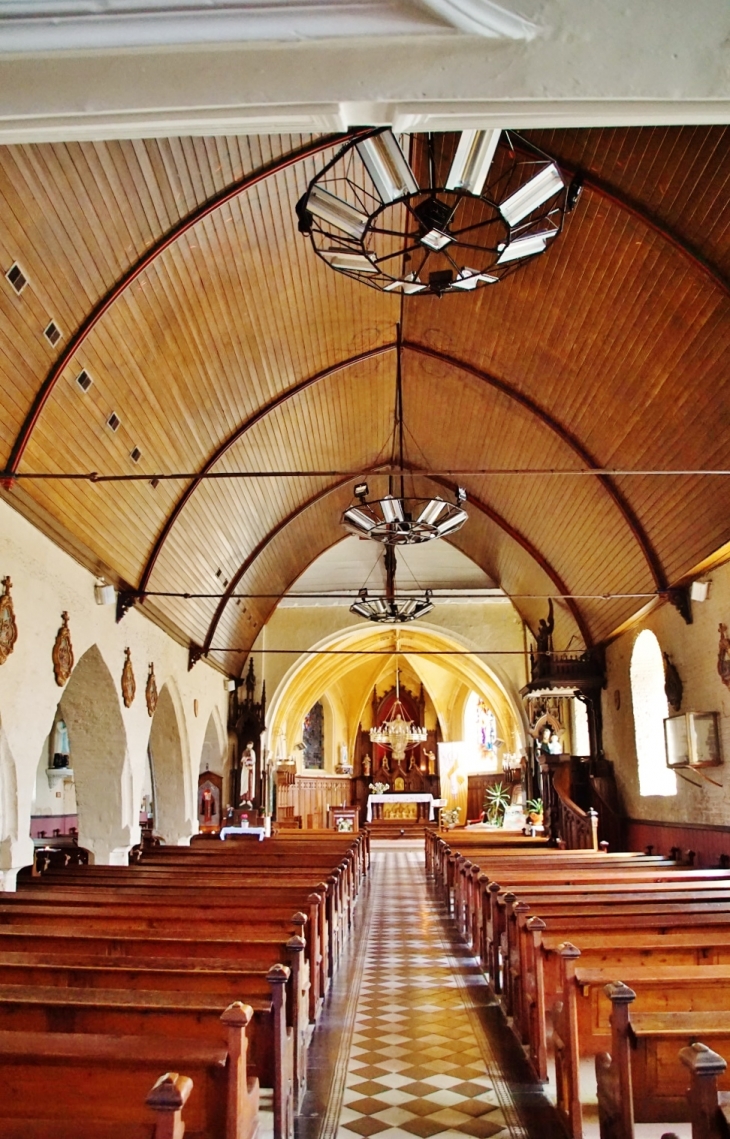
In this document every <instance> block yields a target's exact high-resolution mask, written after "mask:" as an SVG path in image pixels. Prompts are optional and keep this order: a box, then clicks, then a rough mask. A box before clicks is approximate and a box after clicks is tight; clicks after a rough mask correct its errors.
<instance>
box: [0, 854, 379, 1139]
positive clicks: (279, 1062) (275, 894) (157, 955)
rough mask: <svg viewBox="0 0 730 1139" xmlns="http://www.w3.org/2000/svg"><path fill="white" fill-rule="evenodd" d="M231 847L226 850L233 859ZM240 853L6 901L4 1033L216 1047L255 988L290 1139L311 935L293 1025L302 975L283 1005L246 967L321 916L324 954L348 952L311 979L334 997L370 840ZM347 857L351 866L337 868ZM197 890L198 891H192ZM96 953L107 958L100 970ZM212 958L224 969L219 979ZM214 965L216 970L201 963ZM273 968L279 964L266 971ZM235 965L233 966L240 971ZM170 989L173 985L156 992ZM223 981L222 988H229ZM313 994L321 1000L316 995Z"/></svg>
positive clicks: (165, 860)
mask: <svg viewBox="0 0 730 1139" xmlns="http://www.w3.org/2000/svg"><path fill="white" fill-rule="evenodd" d="M266 845H267V846H268V844H266ZM164 849H165V848H159V850H164ZM221 849H225V850H226V853H225V854H224V855H223V856H221V854H220V851H221ZM229 849H230V848H225V847H224V844H219V845H218V846H212V847H209V846H207V845H206V846H205V847H203V846H202V844H201V848H200V853H198V851H191V850H175V851H174V852H173V853H172V854H171V855H169V856H166V855H165V854H160V853H159V851H155V852H154V853H155V861H154V863H153V864H146V863H145V862H144V860H143V861H142V862H141V863H140V865H139V866H135V867H131V868H126V869H125V868H116V867H109V868H106V867H104V868H102V867H90V868H88V872H87V873H84V874H77V873H76V869H77V868H75V867H74V868H73V879H72V881H71V884H69V882H70V876H69V877H68V878H64V874H63V873H59V874H54V873H53V872H52V873H51V875H49V876H46V877H44V878H41V880H40V884H39V882H38V881H37V880H36V881H35V882H32V883H31V884H30V885H29V886H28V887H26V889H25V890H24V891H23V890H21V893H20V894H19V895H17V896H14V897H13V898H12V901H8V900H7V897H6V898H5V899H3V902H2V904H0V961H2V960H3V959H4V969H5V972H4V973H2V979H3V981H4V982H5V983H4V984H2V986H1V988H0V1025H5V1031H8V1030H9V1026H10V1027H12V1028H17V1030H18V1033H19V1032H20V1031H22V1030H27V1029H28V1028H29V1027H33V1026H34V1025H35V1026H37V1027H43V1028H46V1029H48V1030H51V1033H52V1030H53V1028H54V1027H59V1026H62V1027H63V1028H65V1029H66V1030H67V1031H68V1030H71V1031H70V1032H69V1035H73V1036H74V1037H77V1036H81V1037H84V1036H89V1035H92V1036H98V1035H100V1034H106V1033H108V1031H109V1029H110V1028H111V1029H113V1030H115V1031H117V1032H121V1033H122V1034H123V1035H129V1034H130V1033H133V1032H136V1031H144V1032H145V1033H147V1034H152V1035H155V1036H156V1035H167V1034H169V1036H170V1039H176V1040H179V1039H180V1038H181V1034H183V1036H190V1037H195V1036H202V1037H210V1039H211V1041H212V1040H213V1034H214V1032H215V1027H214V1025H215V1018H216V1016H219V1015H220V1008H221V1007H222V1006H223V1005H224V1003H225V1002H227V1001H229V1000H230V997H231V995H232V994H233V992H235V989H234V988H233V986H234V985H235V984H237V983H245V984H246V987H247V991H248V994H250V999H251V1001H252V1003H253V1005H254V1008H255V1016H254V1019H253V1020H252V1021H251V1023H250V1025H249V1034H250V1036H251V1061H252V1070H254V1069H255V1070H259V1071H260V1072H261V1075H262V1077H266V1078H267V1082H270V1083H271V1085H272V1086H273V1087H274V1102H275V1132H276V1135H277V1139H288V1136H289V1135H290V1133H291V1121H292V1119H293V1114H294V1111H295V1110H296V1109H297V1107H298V1102H299V1100H300V1098H301V1094H302V1092H303V1089H304V1079H305V1071H306V1060H305V1048H304V1044H305V1034H304V1026H305V1024H306V1020H307V1019H308V1018H309V1015H310V1014H311V1015H312V1017H314V1015H316V1011H317V1003H318V1002H317V1000H316V999H315V1001H314V1004H313V1006H312V1007H311V1009H308V1008H307V1003H306V1002H307V987H308V981H307V980H306V978H307V975H308V974H307V970H306V969H305V967H304V961H303V953H304V949H305V941H304V939H303V938H302V937H301V936H297V935H295V936H294V937H290V938H288V939H287V940H286V941H285V945H286V947H287V949H288V950H290V951H291V953H292V965H293V971H294V973H295V974H296V973H298V976H299V980H298V981H297V980H296V977H295V978H294V980H295V984H294V985H293V989H294V997H293V999H292V1000H291V1001H290V1005H291V1006H292V1008H293V1015H292V1018H291V1019H292V1020H293V1021H294V1023H293V1024H292V1025H291V1026H289V1025H288V1024H287V1020H286V1003H287V1002H286V997H285V990H286V989H287V987H288V986H287V984H286V981H287V979H288V976H289V970H288V969H286V968H284V967H283V966H275V967H274V968H273V969H270V970H269V977H268V980H269V981H270V982H271V984H272V987H273V990H274V992H273V996H272V994H271V993H268V994H264V993H262V992H260V983H261V982H262V975H261V974H258V975H256V974H255V972H250V973H248V974H246V973H245V971H244V969H243V966H244V963H246V962H248V963H249V964H250V963H252V962H253V960H254V959H257V964H259V965H260V964H261V957H262V955H266V954H267V952H268V950H269V948H270V947H271V946H273V945H280V944H281V940H282V939H283V938H286V935H287V934H288V933H290V932H291V927H292V925H293V926H294V928H298V929H300V930H302V932H303V931H304V928H305V925H306V923H307V920H308V918H309V927H310V930H311V934H310V939H311V941H312V942H314V943H315V944H316V943H317V940H318V939H319V940H320V944H322V943H323V942H324V938H325V937H327V936H329V942H330V944H332V943H333V942H335V941H336V942H337V949H336V950H335V952H334V953H332V952H330V953H329V969H326V968H325V966H324V954H323V953H319V960H318V959H317V958H316V957H315V959H314V967H313V968H312V969H311V970H309V972H311V974H312V977H313V980H314V981H315V982H316V981H317V978H318V977H319V976H320V968H321V975H322V978H323V982H322V983H321V984H320V985H319V991H320V992H321V993H323V991H324V979H325V978H326V976H327V973H328V972H331V970H332V968H333V967H334V965H335V964H336V959H337V955H338V953H339V950H340V947H341V944H342V943H343V941H344V937H345V934H346V928H347V926H349V924H350V921H351V915H352V907H353V905H354V898H355V895H356V893H357V888H358V886H359V884H360V882H361V880H362V876H363V874H364V873H365V872H366V869H367V859H366V853H367V849H368V847H367V836H362V838H361V839H360V840H359V841H358V842H357V843H356V844H353V842H352V839H351V837H350V836H348V838H347V839H346V840H345V842H343V841H342V840H335V841H334V842H333V841H331V840H330V839H329V838H328V839H327V840H325V843H323V844H318V846H317V850H316V851H313V849H312V847H311V845H310V844H309V843H306V844H303V845H302V844H297V845H296V846H289V845H287V847H286V851H284V850H283V848H279V849H278V850H277V851H269V854H270V855H273V857H270V856H268V855H267V857H265V858H264V857H262V856H261V854H256V855H254V856H253V857H251V855H250V853H249V852H250V850H251V848H250V847H249V848H245V849H244V848H239V849H238V850H235V851H233V852H231V853H228V850H229ZM210 850H212V851H215V853H213V854H210V853H208V852H209V851H210ZM336 859H341V861H339V862H337V863H336V864H335V866H334V867H333V862H335V860H336ZM69 869H71V868H69ZM84 869H85V870H86V868H84ZM120 871H121V873H120ZM327 871H332V872H331V873H326V872H327ZM135 873H136V877H135ZM325 874H326V877H327V884H326V887H325V888H326V894H327V897H328V898H329V899H331V909H330V910H329V914H330V915H331V917H330V921H329V922H328V920H327V917H328V911H327V910H326V908H325V906H324V905H323V901H324V898H323V896H322V894H320V895H319V896H317V895H314V894H312V892H311V887H312V884H314V885H315V886H319V885H321V879H322V877H323V876H324V875H325ZM262 878H263V880H265V881H266V883H267V886H266V888H265V889H262V887H261V880H262ZM313 880H314V882H313ZM191 881H194V882H195V885H194V886H190V885H187V884H185V885H182V886H181V884H180V883H181V882H183V883H189V882H191ZM92 883H93V885H92ZM305 890H307V891H309V892H308V893H304V891H305ZM303 899H304V900H306V904H307V907H308V913H303V912H298V913H296V914H295V915H294V917H293V918H292V914H291V907H292V905H293V904H295V903H298V904H301V902H302V900H303ZM6 901H7V904H5V902H6ZM8 947H11V948H10V950H9V949H8ZM191 951H192V953H193V954H194V955H196V956H193V957H192V959H191V958H187V959H186V962H185V963H186V965H188V966H190V965H193V966H195V965H197V967H193V968H188V969H186V970H181V969H176V968H174V967H173V966H172V964H171V963H172V962H177V958H179V957H180V955H181V954H184V953H186V952H188V953H189V952H191ZM39 953H50V954H51V955H52V957H51V968H53V962H54V960H55V963H56V972H55V976H54V983H53V985H42V984H38V982H39V981H42V980H43V977H44V969H43V968H42V967H40V965H39V961H38V954H39ZM28 955H35V960H33V961H31V960H28V959H27V958H28ZM89 955H91V956H92V957H94V958H95V959H94V960H92V961H89V960H88V958H89ZM21 957H25V959H24V960H21V959H20V958H21ZM11 958H12V959H11ZM81 958H82V959H84V960H83V963H82V960H81ZM61 960H63V961H64V964H63V966H61V964H60V962H61ZM104 960H106V961H107V964H104ZM211 961H213V962H214V963H217V964H219V965H221V966H223V968H222V969H219V971H218V975H217V976H216V969H215V968H212V967H210V963H211ZM158 962H159V964H158ZM202 962H206V965H207V966H208V967H201V963H202ZM270 962H271V957H270V956H269V957H268V960H267V961H266V964H267V965H269V964H270ZM226 964H230V966H231V967H230V968H228V969H226V968H225V965H226ZM2 969H3V965H2V964H0V970H2ZM236 971H237V973H238V980H235V979H234V976H235V973H236ZM115 974H116V977H117V978H123V979H124V980H123V986H120V987H119V988H115V987H114V984H115ZM47 975H48V973H47V971H46V976H47ZM303 978H304V981H302V979H303ZM224 982H225V983H224ZM157 983H159V985H160V987H159V988H154V987H153V988H150V987H147V986H150V985H152V986H154V985H155V984H157ZM217 984H221V985H222V987H221V988H220V989H219V990H218V991H216V985H217ZM257 984H258V985H259V988H258V989H257ZM309 988H310V993H311V992H312V990H314V989H315V985H314V984H312V985H311V986H309ZM239 991H240V990H239ZM302 1001H303V1002H304V1004H303V1008H304V1013H302V1012H301V1009H302ZM277 1002H278V1004H277ZM297 1009H299V1010H300V1011H299V1013H298V1014H297ZM264 1025H266V1026H267V1027H266V1030H264V1027H263V1026H264ZM74 1029H75V1030H76V1031H73V1030H74ZM79 1030H81V1031H80V1032H79ZM14 1035H16V1036H17V1033H14ZM287 1073H288V1075H287ZM269 1077H270V1078H269ZM242 1139H243V1137H242Z"/></svg>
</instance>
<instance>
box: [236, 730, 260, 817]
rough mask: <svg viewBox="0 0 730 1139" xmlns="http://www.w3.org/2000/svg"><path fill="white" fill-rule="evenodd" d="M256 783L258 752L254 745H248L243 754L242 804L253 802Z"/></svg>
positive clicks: (240, 797)
mask: <svg viewBox="0 0 730 1139" xmlns="http://www.w3.org/2000/svg"><path fill="white" fill-rule="evenodd" d="M255 781H256V752H255V751H254V747H253V743H252V742H249V743H247V744H246V746H245V748H244V749H243V752H242V753H241V794H240V796H239V799H240V804H241V805H243V803H251V802H253V797H254V791H255Z"/></svg>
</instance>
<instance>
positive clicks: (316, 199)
mask: <svg viewBox="0 0 730 1139" xmlns="http://www.w3.org/2000/svg"><path fill="white" fill-rule="evenodd" d="M307 209H308V210H309V212H310V214H314V216H315V217H318V218H320V219H321V220H322V221H325V222H329V224H330V225H333V226H335V228H336V229H341V230H342V231H343V232H344V233H347V234H349V235H350V237H357V238H360V237H362V235H363V234H364V232H365V229H366V227H367V224H368V221H369V218H368V215H367V214H364V213H362V211H361V210H358V209H356V208H355V207H354V206H351V205H350V203H349V202H345V201H343V199H342V198H338V197H337V196H336V195H335V194H330V192H329V190H324V189H322V187H321V186H313V187H312V190H311V192H310V195H309V198H308V199H307Z"/></svg>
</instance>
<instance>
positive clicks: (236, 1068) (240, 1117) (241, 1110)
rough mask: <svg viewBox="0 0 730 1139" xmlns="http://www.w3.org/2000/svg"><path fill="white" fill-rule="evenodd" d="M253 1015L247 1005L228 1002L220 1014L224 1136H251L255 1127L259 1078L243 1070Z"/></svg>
mask: <svg viewBox="0 0 730 1139" xmlns="http://www.w3.org/2000/svg"><path fill="white" fill-rule="evenodd" d="M252 1017H253V1009H252V1008H251V1006H250V1005H244V1004H242V1003H241V1001H234V1002H233V1004H230V1005H229V1006H228V1008H227V1009H226V1010H225V1012H224V1013H223V1014H222V1016H221V1021H222V1022H223V1024H225V1026H226V1028H227V1029H228V1111H227V1113H226V1139H255V1136H256V1133H257V1131H258V1128H259V1082H258V1080H257V1079H249V1078H248V1072H247V1070H246V1053H247V1051H248V1041H247V1039H246V1029H247V1027H248V1025H249V1023H250V1022H251V1019H252Z"/></svg>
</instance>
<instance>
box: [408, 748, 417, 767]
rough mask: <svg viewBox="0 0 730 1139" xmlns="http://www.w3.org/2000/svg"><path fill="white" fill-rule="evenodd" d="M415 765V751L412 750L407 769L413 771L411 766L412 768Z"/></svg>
mask: <svg viewBox="0 0 730 1139" xmlns="http://www.w3.org/2000/svg"><path fill="white" fill-rule="evenodd" d="M415 766H416V753H415V751H412V752H411V758H410V760H409V762H408V770H409V771H413V768H414V767H415Z"/></svg>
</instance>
